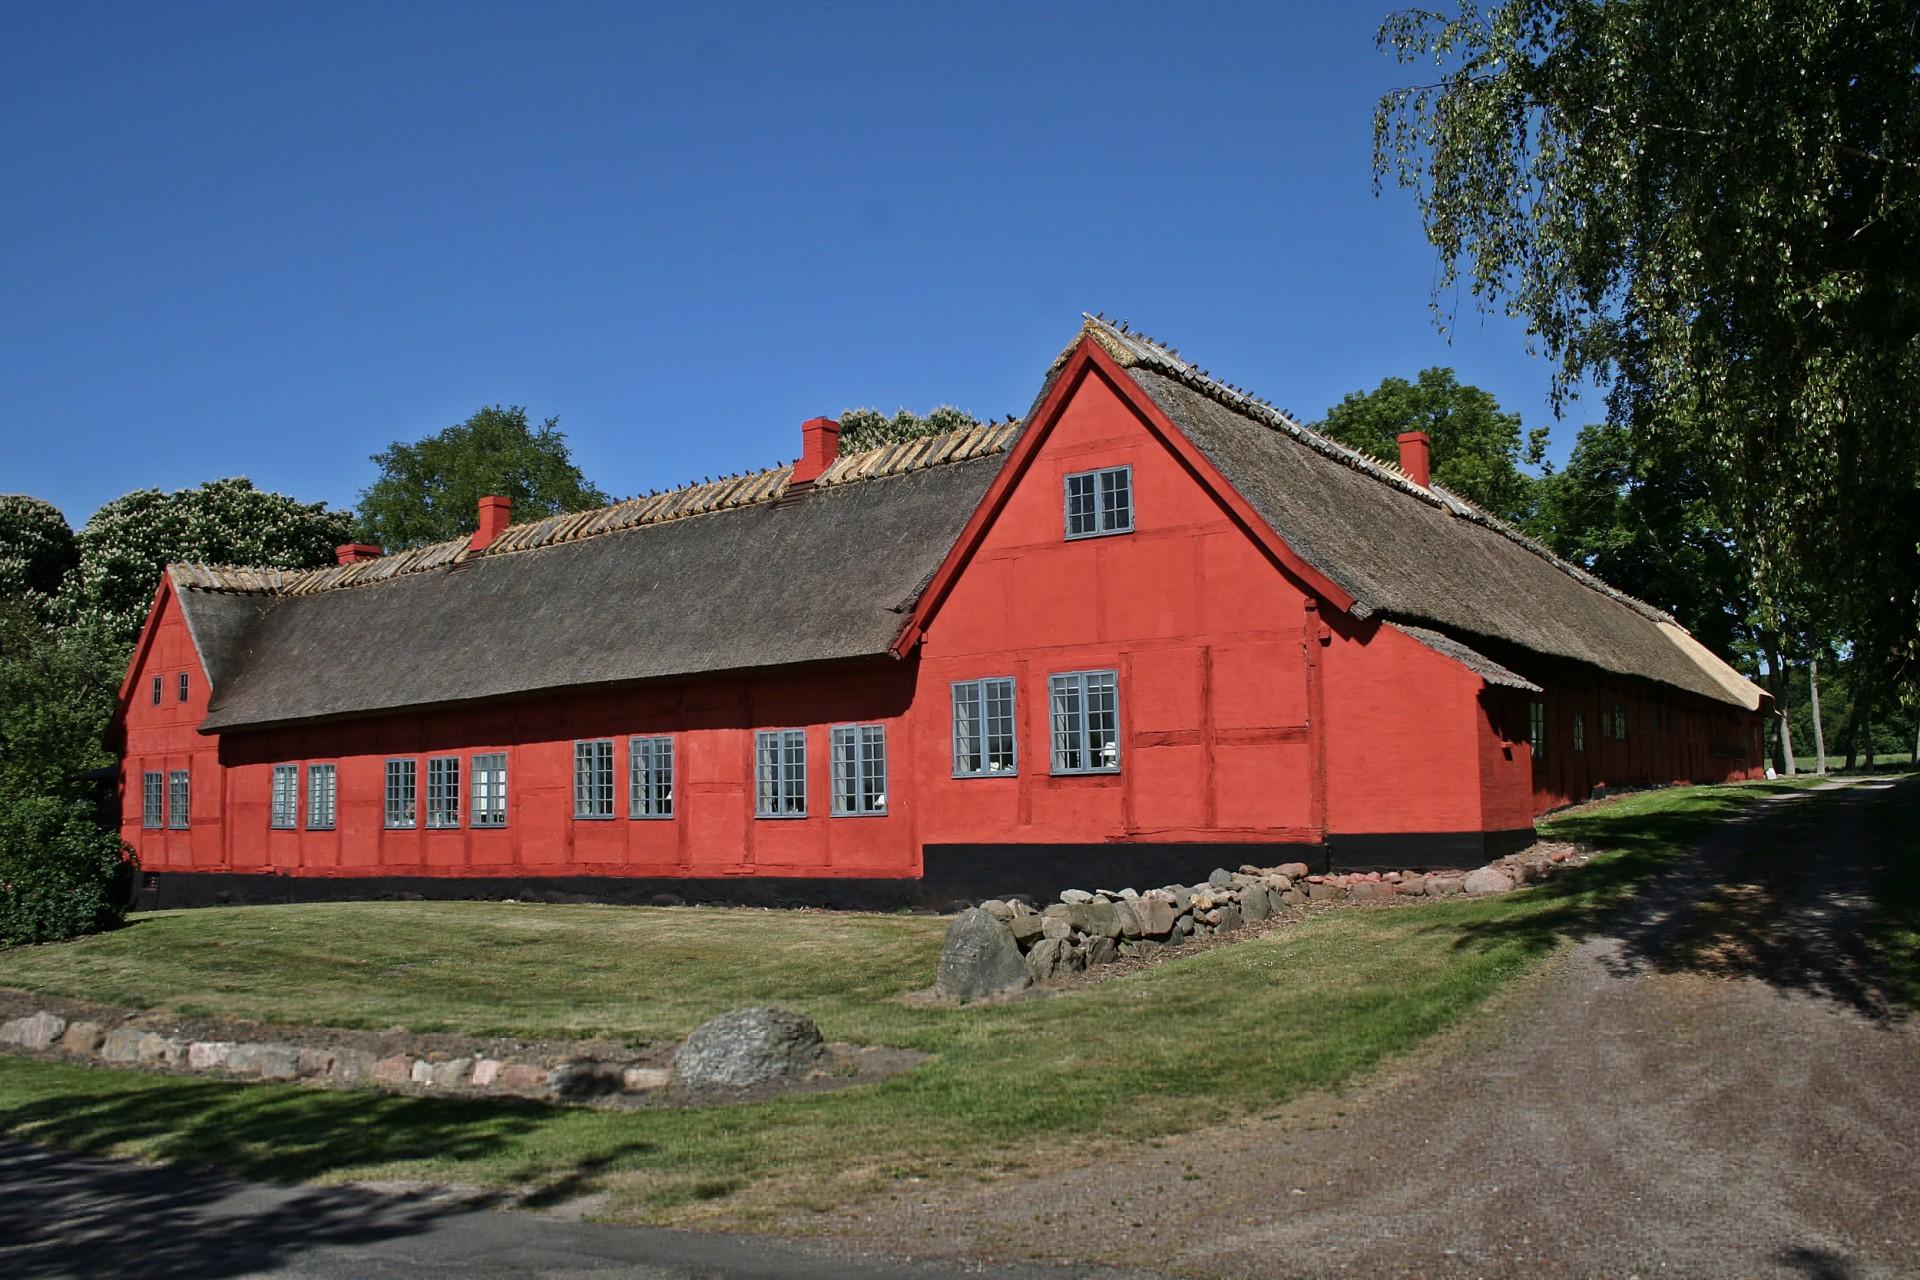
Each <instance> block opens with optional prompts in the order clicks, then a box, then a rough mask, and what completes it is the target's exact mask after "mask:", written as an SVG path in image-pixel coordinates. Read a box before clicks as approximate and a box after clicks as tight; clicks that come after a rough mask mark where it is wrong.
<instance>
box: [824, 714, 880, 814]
mask: <svg viewBox="0 0 1920 1280" xmlns="http://www.w3.org/2000/svg"><path fill="white" fill-rule="evenodd" d="M832 746H833V771H832V772H833V812H834V814H835V815H836V816H838V817H843V818H848V817H856V816H860V815H863V814H883V813H885V812H886V811H887V730H886V726H884V725H878V724H839V725H835V726H834V727H833V734H832Z"/></svg>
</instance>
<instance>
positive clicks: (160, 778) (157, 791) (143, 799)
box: [140, 769, 167, 831]
mask: <svg viewBox="0 0 1920 1280" xmlns="http://www.w3.org/2000/svg"><path fill="white" fill-rule="evenodd" d="M166 822H167V777H166V775H165V774H163V773H161V772H160V771H159V770H158V769H149V770H147V771H146V772H145V773H143V774H141V775H140V825H141V826H143V827H145V828H146V829H147V830H149V831H157V830H159V829H160V828H161V827H163V826H165V825H166Z"/></svg>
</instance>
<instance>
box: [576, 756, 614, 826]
mask: <svg viewBox="0 0 1920 1280" xmlns="http://www.w3.org/2000/svg"><path fill="white" fill-rule="evenodd" d="M573 816H574V817H576V818H611V817H612V816H613V739H611V738H595V739H592V740H590V741H585V742H576V743H574V744H573Z"/></svg>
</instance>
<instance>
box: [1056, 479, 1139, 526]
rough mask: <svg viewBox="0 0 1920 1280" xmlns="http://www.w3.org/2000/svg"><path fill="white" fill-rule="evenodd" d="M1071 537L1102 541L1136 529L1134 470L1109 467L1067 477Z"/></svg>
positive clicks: (1068, 523)
mask: <svg viewBox="0 0 1920 1280" xmlns="http://www.w3.org/2000/svg"><path fill="white" fill-rule="evenodd" d="M1066 520H1067V537H1069V538H1101V537H1105V536H1107V535H1108V534H1114V533H1129V532H1131V531H1132V529H1133V468H1132V467H1107V468H1104V469H1103V470H1100V471H1080V472H1076V473H1074V474H1072V475H1070V476H1068V477H1067V492H1066Z"/></svg>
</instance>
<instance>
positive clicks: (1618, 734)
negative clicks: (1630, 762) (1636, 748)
mask: <svg viewBox="0 0 1920 1280" xmlns="http://www.w3.org/2000/svg"><path fill="white" fill-rule="evenodd" d="M1613 740H1614V741H1615V742H1625V741H1626V740H1627V704H1626V703H1624V702H1616V703H1614V704H1613Z"/></svg>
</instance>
